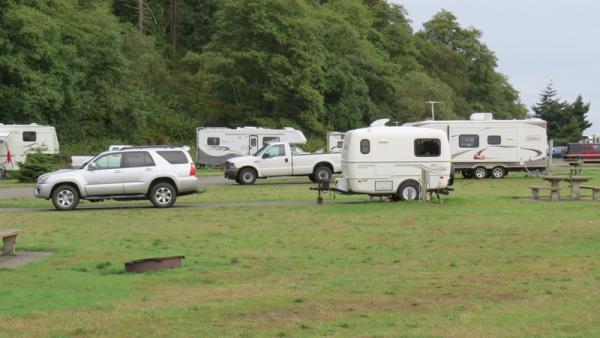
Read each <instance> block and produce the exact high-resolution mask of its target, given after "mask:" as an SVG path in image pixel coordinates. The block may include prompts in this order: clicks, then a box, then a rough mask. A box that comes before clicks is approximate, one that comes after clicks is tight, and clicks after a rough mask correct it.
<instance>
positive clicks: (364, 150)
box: [360, 139, 371, 154]
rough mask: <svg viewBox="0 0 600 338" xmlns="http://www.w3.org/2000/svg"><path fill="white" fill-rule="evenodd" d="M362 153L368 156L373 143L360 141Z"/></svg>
mask: <svg viewBox="0 0 600 338" xmlns="http://www.w3.org/2000/svg"><path fill="white" fill-rule="evenodd" d="M360 152H361V153H363V154H368V153H370V152H371V142H370V141H369V140H367V139H362V140H360Z"/></svg>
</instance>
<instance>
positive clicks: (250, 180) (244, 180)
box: [238, 168, 256, 185]
mask: <svg viewBox="0 0 600 338" xmlns="http://www.w3.org/2000/svg"><path fill="white" fill-rule="evenodd" d="M238 180H239V183H240V184H243V185H246V184H254V182H256V171H254V169H251V168H244V169H242V170H241V171H240V173H239V174H238Z"/></svg>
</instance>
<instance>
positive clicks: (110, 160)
mask: <svg viewBox="0 0 600 338" xmlns="http://www.w3.org/2000/svg"><path fill="white" fill-rule="evenodd" d="M120 167H121V154H106V155H102V156H100V157H98V158H97V159H96V160H94V162H92V163H90V165H89V167H88V168H89V169H91V170H104V169H117V168H120Z"/></svg>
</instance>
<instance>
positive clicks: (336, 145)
mask: <svg viewBox="0 0 600 338" xmlns="http://www.w3.org/2000/svg"><path fill="white" fill-rule="evenodd" d="M345 134H346V133H342V132H339V131H330V132H328V133H327V152H328V153H340V152H342V149H344V135H345Z"/></svg>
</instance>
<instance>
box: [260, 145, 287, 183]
mask: <svg viewBox="0 0 600 338" xmlns="http://www.w3.org/2000/svg"><path fill="white" fill-rule="evenodd" d="M260 169H261V171H262V175H263V176H289V175H291V174H292V156H291V154H290V152H289V149H286V147H285V145H283V144H274V145H272V146H271V147H270V148H269V149H267V150H266V151H265V152H264V153H263V156H262V159H261V161H260Z"/></svg>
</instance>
